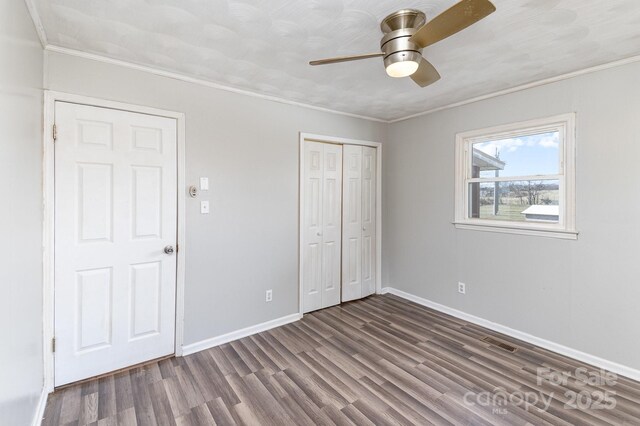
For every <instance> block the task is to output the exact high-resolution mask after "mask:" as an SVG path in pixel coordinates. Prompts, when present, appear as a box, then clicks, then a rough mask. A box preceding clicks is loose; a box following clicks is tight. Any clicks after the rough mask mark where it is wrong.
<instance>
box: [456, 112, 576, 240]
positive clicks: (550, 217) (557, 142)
mask: <svg viewBox="0 0 640 426" xmlns="http://www.w3.org/2000/svg"><path fill="white" fill-rule="evenodd" d="M574 129H575V114H564V115H561V116H555V117H549V118H545V119H540V120H533V121H528V122H524V123H516V124H510V125H506V126H499V127H494V128H490V129H483V130H475V131H471V132H465V133H460V134H458V135H457V136H456V199H455V203H456V206H455V216H456V217H455V222H454V224H455V225H456V227H457V228H462V229H480V230H488V231H498V232H507V233H520V234H528V235H544V236H549V237H557V238H568V239H575V238H577V232H576V230H575V225H574V223H575V199H574V186H575V184H574V182H575V176H574V160H575V151H574Z"/></svg>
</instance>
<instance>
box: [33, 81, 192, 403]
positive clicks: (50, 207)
mask: <svg viewBox="0 0 640 426" xmlns="http://www.w3.org/2000/svg"><path fill="white" fill-rule="evenodd" d="M56 102H68V103H73V104H80V105H87V106H94V107H99V108H109V109H116V110H120V111H128V112H134V113H139V114H147V115H155V116H159V117H165V118H172V119H175V120H176V129H177V135H176V136H177V164H176V166H177V177H178V179H177V188H176V189H177V201H178V206H177V208H178V210H177V213H178V223H177V242H176V243H177V246H178V250H177V253H176V312H175V314H176V318H175V342H174V351H175V355H176V356H181V355H182V347H183V339H184V285H185V251H186V250H185V230H186V227H185V204H186V189H185V188H186V186H185V185H186V180H185V141H186V134H185V114H184V113H181V112H175V111H167V110H162V109H157V108H152V107H146V106H141V105H133V104H128V103H123V102H115V101H109V100H105V99H99V98H93V97H88V96H82V95H75V94H70V93H64V92H57V91H53V90H45V91H44V131H43V174H42V188H43V208H44V216H43V227H42V230H43V236H42V238H43V239H42V245H43V298H42V308H43V324H42V330H43V333H42V335H43V355H44V389H45V391H46V392H53V390H54V387H55V380H54V378H55V377H54V376H55V364H54V363H55V359H54V353H53V348H52V344H51V342H52V339H53V337H54V332H55V317H54V315H55V304H54V301H55V273H54V272H55V246H54V235H55V220H54V219H55V216H54V214H55V202H54V201H55V185H54V183H55V156H54V154H55V149H54V140H53V131H52V129H53V125H54V123H55V103H56Z"/></svg>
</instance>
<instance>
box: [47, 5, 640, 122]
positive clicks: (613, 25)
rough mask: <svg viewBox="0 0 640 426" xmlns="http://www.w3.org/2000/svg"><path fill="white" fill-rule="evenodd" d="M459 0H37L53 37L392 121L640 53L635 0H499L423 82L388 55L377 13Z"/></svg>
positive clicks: (436, 60)
mask: <svg viewBox="0 0 640 426" xmlns="http://www.w3.org/2000/svg"><path fill="white" fill-rule="evenodd" d="M455 2H456V1H455V0H427V1H419V0H403V1H391V0H376V1H371V0H269V1H265V0H227V1H223V0H108V1H107V0H36V1H35V3H36V5H37V9H38V13H39V14H40V17H41V19H42V22H43V25H44V28H45V31H46V34H47V38H48V40H49V43H50V44H53V45H57V46H61V47H67V48H71V49H77V50H81V51H85V52H90V53H96V54H100V55H104V56H108V57H111V58H115V59H120V60H125V61H130V62H134V63H137V64H142V65H147V66H152V67H156V68H160V69H163V70H167V71H174V72H178V73H181V74H186V75H189V76H192V77H197V78H201V79H205V80H208V81H212V82H215V83H220V84H223V85H227V86H231V87H235V88H240V89H245V90H249V91H253V92H258V93H262V94H266V95H271V96H277V97H280V98H285V99H288V100H292V101H297V102H302V103H306V104H312V105H315V106H320V107H326V108H330V109H334V110H338V111H343V112H348V113H353V114H359V115H364V116H369V117H375V118H380V119H385V120H392V119H396V118H400V117H405V116H407V115H411V114H415V113H419V112H422V111H426V110H429V109H432V108H436V107H439V106H443V105H446V104H450V103H453V102H457V101H461V100H465V99H469V98H472V97H476V96H480V95H484V94H488V93H491V92H495V91H498V90H502V89H507V88H510V87H514V86H517V85H520V84H524V83H528V82H531V81H535V80H540V79H544V78H548V77H553V76H556V75H560V74H563V73H567V72H570V71H574V70H578V69H582V68H586V67H590V66H594V65H599V64H602V63H606V62H610V61H614V60H618V59H622V58H626V57H629V56H633V55H638V54H640V5H639V1H638V0H494V4H495V5H496V7H497V9H498V10H497V12H495V13H494V14H493V15H491V16H489V17H488V18H486V19H484V20H483V21H480V22H479V23H478V24H476V25H475V26H472V27H470V28H468V29H466V30H465V31H463V32H461V33H458V34H457V35H455V36H453V37H451V38H449V39H446V40H444V41H442V42H440V43H438V44H436V45H434V46H431V47H429V48H427V49H425V50H424V55H425V57H427V58H428V59H429V60H430V61H431V62H432V63H433V64H434V65H435V66H436V68H437V69H438V70H439V71H440V74H441V75H442V79H441V80H440V81H438V82H437V83H435V84H434V85H432V86H429V87H427V88H424V89H422V88H419V87H418V86H416V85H415V84H414V83H413V82H412V81H411V80H410V79H409V78H404V79H393V78H390V77H387V75H386V73H385V71H384V68H383V66H382V60H381V59H380V58H377V59H369V60H364V61H359V62H347V63H342V64H335V65H325V66H321V67H311V66H309V65H308V64H307V62H308V61H309V60H311V59H320V58H324V57H330V56H336V55H346V54H357V53H369V52H376V51H379V41H380V38H381V36H382V33H381V32H380V29H379V22H380V20H381V19H382V18H383V17H384V16H386V15H387V14H389V13H391V12H393V11H395V10H397V9H401V8H408V7H411V8H417V9H420V10H423V11H424V12H425V13H426V14H427V17H428V18H429V17H433V16H435V15H436V14H438V13H440V12H442V11H443V10H445V9H447V8H448V7H450V6H451V5H453V4H454V3H455Z"/></svg>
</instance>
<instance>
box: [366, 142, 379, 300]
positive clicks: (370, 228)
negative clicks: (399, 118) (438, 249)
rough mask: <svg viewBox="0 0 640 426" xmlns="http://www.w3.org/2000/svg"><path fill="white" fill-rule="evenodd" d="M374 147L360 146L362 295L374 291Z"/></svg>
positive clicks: (375, 168)
mask: <svg viewBox="0 0 640 426" xmlns="http://www.w3.org/2000/svg"><path fill="white" fill-rule="evenodd" d="M376 171H377V161H376V149H375V148H371V147H368V146H365V147H363V148H362V297H365V296H369V295H371V294H373V293H375V292H376Z"/></svg>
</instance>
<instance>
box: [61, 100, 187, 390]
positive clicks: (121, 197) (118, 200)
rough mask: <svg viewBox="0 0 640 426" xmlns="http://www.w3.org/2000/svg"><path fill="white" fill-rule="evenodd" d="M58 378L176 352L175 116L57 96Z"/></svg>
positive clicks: (99, 371)
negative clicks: (67, 100) (170, 250)
mask: <svg viewBox="0 0 640 426" xmlns="http://www.w3.org/2000/svg"><path fill="white" fill-rule="evenodd" d="M55 121H56V127H57V130H58V137H57V140H56V142H55V243H54V244H55V338H56V352H55V385H56V386H60V385H63V384H66V383H70V382H74V381H77V380H82V379H85V378H87V377H91V376H95V375H99V374H103V373H106V372H109V371H113V370H117V369H120V368H123V367H126V366H129V365H132V364H137V363H140V362H144V361H147V360H150V359H154V358H158V357H161V356H164V355H169V354H172V353H174V340H175V330H174V329H175V287H176V258H175V256H173V255H168V254H165V253H164V251H163V248H164V247H165V246H167V245H172V246H175V244H176V232H177V163H176V149H177V135H176V121H175V120H174V119H170V118H163V117H156V116H150V115H144V114H138V113H132V112H126V111H120V110H111V109H107V108H98V107H91V106H86V105H76V104H70V103H64V102H56V105H55Z"/></svg>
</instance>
